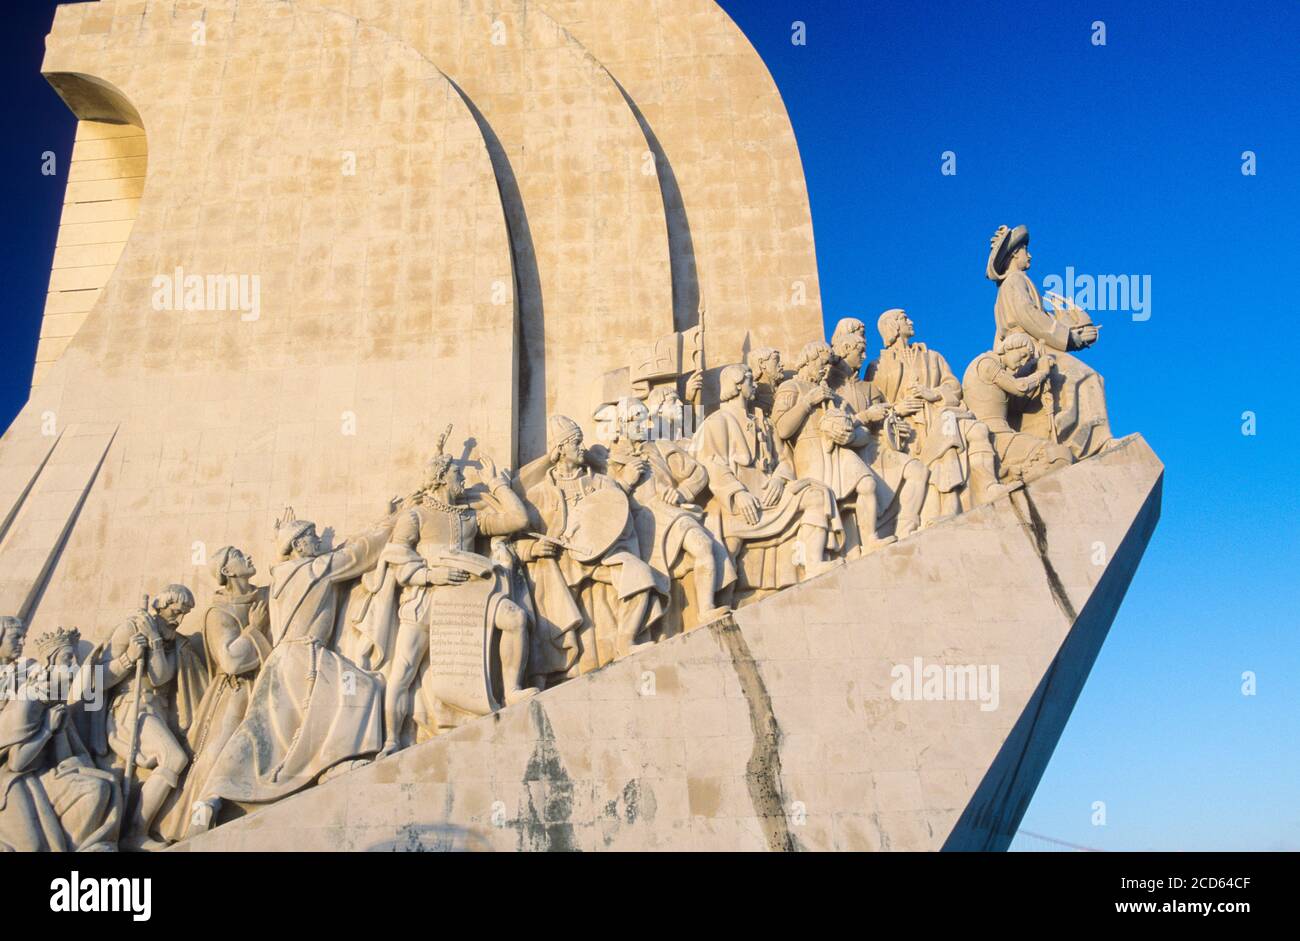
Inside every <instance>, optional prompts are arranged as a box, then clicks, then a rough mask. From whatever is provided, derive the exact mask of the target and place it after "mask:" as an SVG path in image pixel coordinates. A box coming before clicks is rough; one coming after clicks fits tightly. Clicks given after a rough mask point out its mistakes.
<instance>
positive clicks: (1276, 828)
mask: <svg viewBox="0 0 1300 941" xmlns="http://www.w3.org/2000/svg"><path fill="white" fill-rule="evenodd" d="M52 6H53V5H52V4H50V3H48V2H46V0H20V2H18V3H15V4H11V5H10V8H8V9H6V25H5V28H4V29H3V30H0V36H2V37H3V39H2V40H0V41H3V43H4V55H3V56H0V69H2V70H3V79H4V87H5V88H6V92H7V93H6V95H5V97H4V100H3V101H0V109H3V113H4V117H5V119H6V120H5V126H7V127H8V128H10V134H9V136H8V140H7V142H6V143H5V144H4V145H3V147H0V160H2V161H3V162H2V163H0V187H3V189H0V200H2V201H3V205H4V207H5V214H4V217H3V223H2V224H3V234H2V235H0V238H2V239H3V245H4V251H3V252H0V266H3V267H0V272H2V274H3V284H4V288H5V292H6V299H7V301H8V308H9V309H8V315H7V316H6V317H4V318H0V331H2V332H0V340H2V342H3V345H2V346H0V349H2V350H3V357H4V369H3V371H0V424H4V425H7V424H8V421H9V419H10V418H11V417H12V416H13V415H14V414H15V413H16V412H17V410H18V409H19V408H20V407H21V406H22V403H23V401H24V400H25V398H26V390H27V387H28V385H29V384H30V379H31V364H32V359H33V355H34V352H35V347H36V334H37V331H38V329H39V321H40V311H41V308H42V303H43V297H44V293H45V289H46V283H47V279H48V272H49V263H50V257H51V254H52V252H53V245H54V235H55V231H56V228H57V223H58V213H59V205H60V203H61V201H62V195H63V188H64V185H65V182H66V177H65V175H64V171H65V170H66V157H67V155H68V154H69V153H70V151H71V141H72V134H73V127H74V123H73V120H72V118H71V116H70V115H68V113H67V112H66V110H65V109H64V108H63V105H62V104H61V102H59V100H58V98H57V97H56V96H55V95H54V93H53V92H52V91H51V90H50V89H49V87H48V86H47V85H46V84H45V82H44V80H43V79H41V77H40V75H39V64H40V59H41V54H42V40H43V37H44V35H45V33H46V32H47V31H48V24H49V21H50V10H51V8H52ZM722 6H723V7H724V8H725V9H726V10H727V11H728V12H729V13H730V14H731V15H732V17H733V18H734V19H735V20H736V22H737V23H738V24H739V25H740V27H741V28H742V29H743V30H744V31H745V33H746V34H747V35H748V36H749V38H750V40H751V41H752V42H753V43H754V45H755V46H756V47H757V49H758V51H759V53H760V54H761V55H762V56H763V58H764V60H765V61H766V62H767V64H768V67H769V69H770V70H771V72H772V74H773V76H774V77H775V79H776V82H777V85H778V86H779V87H780V89H781V93H782V95H783V96H784V98H785V103H786V107H787V108H788V110H789V112H790V118H791V120H792V121H793V123H794V128H795V132H796V134H797V136H798V139H799V144H800V150H801V153H802V156H803V162H804V171H805V174H806V176H807V181H808V190H809V193H810V196H811V200H812V209H813V221H814V226H815V231H816V238H817V252H818V260H819V264H820V271H821V283H822V300H823V303H824V305H825V308H826V311H827V317H828V319H831V320H833V319H834V318H838V317H839V316H843V315H846V314H855V315H866V316H865V317H864V318H863V319H866V320H868V322H873V321H874V318H875V316H876V315H877V314H878V313H879V312H880V311H882V310H884V309H885V308H888V307H894V306H904V307H906V308H907V309H908V310H909V312H910V313H911V314H912V315H913V317H914V319H915V320H916V321H917V324H918V330H919V338H920V339H922V340H925V341H927V342H929V343H931V344H932V345H934V346H935V347H937V348H939V349H940V350H942V351H943V352H944V353H945V354H946V355H947V356H948V358H949V360H950V361H952V362H953V364H954V366H957V368H960V366H958V364H963V365H964V363H965V362H967V361H968V360H969V359H970V358H972V357H973V356H975V355H976V354H977V353H979V352H980V351H982V350H984V349H986V348H987V344H988V342H989V340H990V336H991V334H992V304H993V297H994V287H993V285H992V284H991V282H989V281H987V280H985V278H984V270H983V269H984V262H985V257H986V254H987V248H988V238H989V235H990V234H991V233H992V231H993V229H994V228H995V227H996V226H997V225H998V224H1000V223H1006V224H1008V225H1015V224H1017V223H1026V224H1028V225H1029V226H1030V229H1031V232H1032V233H1033V245H1032V248H1033V254H1034V269H1033V272H1032V273H1033V275H1034V276H1035V279H1036V280H1039V281H1041V279H1042V278H1043V277H1044V276H1045V275H1047V274H1050V273H1057V274H1063V273H1064V271H1065V268H1066V266H1067V265H1069V266H1073V267H1074V269H1075V270H1076V271H1078V272H1081V273H1088V274H1138V275H1150V277H1151V279H1152V298H1151V301H1152V304H1151V317H1150V319H1149V320H1147V321H1145V322H1140V323H1138V322H1133V321H1132V319H1131V318H1130V317H1129V316H1128V315H1127V314H1124V313H1115V312H1111V313H1105V314H1098V315H1097V320H1098V321H1099V322H1102V323H1104V324H1105V328H1104V330H1103V331H1102V339H1101V342H1100V343H1099V344H1098V345H1097V346H1096V347H1095V348H1094V349H1093V350H1091V351H1089V352H1088V353H1087V354H1085V356H1086V358H1087V359H1088V361H1089V362H1091V363H1092V364H1093V365H1094V366H1095V367H1096V368H1097V369H1098V370H1099V371H1100V372H1102V374H1103V375H1105V377H1106V381H1107V388H1108V392H1109V400H1110V414H1111V421H1112V425H1113V427H1114V429H1115V431H1116V432H1117V433H1120V434H1125V433H1129V432H1134V431H1140V432H1142V433H1143V434H1144V435H1145V436H1146V437H1147V440H1148V441H1149V442H1150V443H1151V445H1152V446H1153V447H1154V448H1155V450H1156V452H1157V453H1158V454H1159V455H1160V457H1161V458H1162V459H1163V460H1164V462H1165V464H1166V477H1165V491H1164V513H1163V518H1162V520H1161V522H1160V526H1159V528H1158V529H1157V531H1156V535H1155V537H1154V540H1153V541H1152V544H1151V546H1150V547H1149V548H1148V551H1147V555H1146V558H1145V560H1144V561H1143V563H1142V566H1141V568H1140V569H1139V571H1138V573H1137V577H1136V579H1135V581H1134V584H1133V586H1132V588H1131V589H1130V590H1129V594H1128V597H1127V599H1126V600H1125V602H1124V607H1123V609H1122V610H1121V612H1120V615H1119V617H1118V618H1117V619H1116V621H1115V624H1114V626H1113V628H1112V629H1111V634H1110V638H1109V639H1108V640H1107V642H1106V645H1105V647H1104V648H1103V649H1102V652H1101V656H1100V657H1099V658H1098V660H1097V664H1096V666H1095V668H1094V669H1093V673H1092V677H1091V679H1090V680H1089V682H1088V685H1087V687H1086V688H1085V690H1084V693H1083V695H1082V697H1081V698H1080V700H1079V703H1078V705H1077V707H1076V709H1075V712H1074V715H1073V717H1072V718H1071V720H1070V724H1069V726H1068V727H1067V729H1066V731H1065V735H1064V737H1063V738H1062V740H1061V743H1060V746H1059V747H1058V749H1057V752H1056V755H1055V757H1054V758H1053V760H1052V763H1051V765H1050V767H1049V768H1048V770H1047V773H1046V775H1045V776H1044V778H1043V781H1042V784H1041V786H1040V787H1039V790H1038V793H1037V796H1036V797H1035V799H1034V802H1033V803H1032V804H1031V806H1030V808H1029V810H1028V812H1027V814H1026V816H1025V819H1024V826H1025V827H1026V828H1027V829H1030V830H1034V831H1036V832H1040V833H1046V834H1050V835H1052V836H1055V837H1058V838H1061V839H1064V840H1069V841H1072V842H1076V843H1080V844H1084V845H1089V846H1096V847H1100V848H1103V849H1117V850H1118V849H1282V848H1287V849H1300V745H1298V744H1297V739H1298V738H1300V735H1298V734H1297V732H1298V729H1300V644H1298V643H1297V630H1296V628H1297V620H1298V619H1297V616H1296V613H1295V604H1294V600H1293V598H1292V596H1291V595H1292V592H1291V591H1290V590H1289V588H1288V586H1293V585H1294V583H1295V581H1296V578H1295V572H1296V570H1297V568H1298V567H1300V565H1298V563H1300V553H1298V552H1297V540H1296V536H1295V526H1296V523H1297V518H1298V516H1300V514H1297V498H1296V486H1295V483H1294V482H1293V481H1292V480H1291V477H1290V473H1291V471H1292V470H1293V468H1294V466H1295V464H1296V463H1297V460H1298V459H1300V445H1298V444H1297V435H1296V433H1295V431H1294V430H1293V427H1292V425H1293V424H1294V419H1293V418H1292V412H1293V407H1292V406H1289V405H1287V404H1286V402H1285V401H1283V400H1284V399H1285V395H1284V394H1283V393H1285V392H1286V390H1287V389H1289V388H1290V387H1291V383H1292V382H1294V381H1295V379H1296V377H1297V374H1298V370H1297V354H1296V351H1295V350H1296V346H1295V341H1294V339H1293V338H1292V337H1291V336H1290V334H1289V326H1290V324H1291V323H1292V322H1293V321H1292V317H1293V316H1294V311H1295V309H1296V307H1297V296H1300V291H1297V289H1296V286H1294V285H1292V284H1291V283H1290V278H1291V277H1294V276H1295V273H1296V271H1297V268H1298V267H1300V220H1298V218H1297V217H1298V216H1300V175H1298V172H1297V171H1300V113H1298V112H1300V4H1296V3H1294V2H1282V0H1275V2H1257V3H1234V4H1231V5H1227V4H1209V3H1204V4H1201V3H1192V2H1180V3H1134V2H1124V3H1115V2H1101V0H1094V2H1089V3H1086V4H1082V3H1077V2H1073V0H1055V2H1019V3H1002V2H983V3H970V2H956V0H953V2H930V3H923V4H922V3H914V2H908V3H904V2H901V0H898V2H895V3H891V4H876V3H867V2H859V0H722ZM1094 20H1102V21H1104V22H1105V24H1106V34H1107V35H1106V39H1107V44H1106V46H1104V47H1096V46H1093V45H1092V44H1091V42H1090V37H1091V35H1092V28H1091V24H1092V22H1093V21H1094ZM795 21H801V22H803V23H804V24H805V27H806V37H807V45H805V46H795V45H793V44H792V43H791V36H792V24H793V23H794V22H795ZM45 150H54V151H55V152H56V153H58V154H59V155H60V157H61V158H62V161H61V165H60V174H59V176H58V177H55V178H47V177H43V176H41V175H40V172H39V167H40V162H41V153H42V152H43V151H45ZM949 150H950V151H954V152H955V153H956V155H957V174H956V176H943V175H941V173H940V161H941V156H940V155H941V154H942V153H943V152H944V151H949ZM1245 150H1252V151H1254V152H1255V153H1256V154H1257V161H1258V173H1257V175H1256V176H1253V177H1248V176H1243V175H1242V173H1241V163H1242V161H1241V154H1242V152H1243V151H1245ZM669 156H670V157H671V154H670V155H669ZM1246 410H1250V411H1253V412H1255V413H1256V414H1257V416H1258V433H1257V434H1256V435H1255V436H1253V437H1246V436H1243V435H1242V434H1241V414H1242V412H1243V411H1246ZM1246 670H1253V671H1255V673H1256V674H1257V676H1258V684H1259V687H1258V695H1256V696H1254V697H1243V696H1242V695H1241V692H1240V687H1241V674H1242V672H1243V671H1246ZM1094 801H1104V802H1105V804H1106V811H1107V825H1106V826H1104V827H1094V826H1092V824H1091V816H1092V805H1093V802H1094Z"/></svg>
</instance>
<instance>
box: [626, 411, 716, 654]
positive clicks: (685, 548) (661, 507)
mask: <svg viewBox="0 0 1300 941" xmlns="http://www.w3.org/2000/svg"><path fill="white" fill-rule="evenodd" d="M609 410H610V411H612V416H611V417H612V419H613V434H614V440H613V443H612V445H611V446H610V450H609V473H610V476H612V477H613V478H614V479H615V480H618V481H620V482H624V483H623V486H624V487H625V489H627V491H628V496H629V497H630V498H631V501H632V513H633V518H634V519H635V524H636V529H637V534H638V537H639V540H640V543H641V551H642V555H643V557H644V558H646V560H647V561H648V562H649V563H650V567H651V568H653V569H654V570H655V571H656V572H657V573H658V574H659V575H660V576H662V577H663V578H664V579H665V580H670V579H672V578H673V577H674V576H686V575H690V576H691V581H692V585H693V587H694V589H695V598H694V605H692V606H691V609H692V610H691V612H690V613H691V621H692V622H693V623H692V625H691V626H695V625H696V624H702V623H706V622H708V621H711V620H715V619H716V618H718V617H721V616H722V615H723V614H725V613H726V612H727V610H728V605H727V604H726V603H725V600H723V599H722V598H721V596H722V595H723V594H725V593H726V592H727V590H728V589H729V588H730V587H731V585H732V584H733V583H734V582H735V580H736V572H735V568H734V567H733V565H732V563H731V558H730V556H728V555H727V550H726V549H725V548H724V547H723V546H722V544H721V543H720V542H719V541H718V540H717V539H716V538H714V536H713V534H712V533H710V532H709V530H708V529H706V528H705V527H704V524H703V523H702V520H703V518H704V512H703V510H702V509H701V508H700V507H699V506H697V505H696V501H697V500H698V499H699V497H700V495H701V494H702V493H703V492H704V491H705V490H707V489H708V485H709V475H708V474H707V473H705V471H704V468H703V467H701V466H700V464H699V462H698V461H696V460H695V458H693V457H692V456H691V455H690V454H689V453H688V452H687V451H686V449H685V448H682V447H680V446H678V445H677V444H676V443H675V442H673V441H667V440H654V441H647V440H646V438H647V432H648V431H649V429H650V424H651V419H650V412H649V410H648V409H647V408H646V406H645V405H644V404H643V403H642V402H641V400H640V399H635V398H631V397H626V398H622V399H620V400H619V401H618V402H616V403H614V405H612V406H610V407H609ZM626 481H635V483H632V484H630V485H629V484H627V483H626ZM669 613H670V615H676V617H673V618H671V619H670V618H665V621H669V620H672V621H674V622H675V621H677V620H678V619H679V618H680V617H681V614H682V612H681V611H671V610H670V612H669ZM677 626H678V625H677V624H676V623H674V624H672V625H665V629H666V630H667V631H668V633H677V632H678V631H677V630H676V628H677Z"/></svg>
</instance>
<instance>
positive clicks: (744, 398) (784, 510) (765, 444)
mask: <svg viewBox="0 0 1300 941" xmlns="http://www.w3.org/2000/svg"><path fill="white" fill-rule="evenodd" d="M756 391H757V390H756V388H755V385H754V376H753V374H752V373H751V372H750V370H749V367H748V366H742V365H739V364H735V365H731V366H725V367H723V369H722V372H721V375H720V377H719V398H720V399H721V402H722V404H721V405H720V407H719V408H718V410H717V411H716V412H714V413H713V414H712V415H710V416H709V417H708V418H706V419H705V420H704V422H703V424H701V425H700V430H699V432H698V433H697V434H696V437H695V456H696V458H697V459H698V460H699V462H700V464H701V465H702V466H703V467H704V470H705V471H706V472H707V473H708V475H709V488H710V489H711V490H712V491H713V502H712V503H711V504H710V507H709V528H710V529H711V530H713V532H714V534H715V535H717V537H718V538H719V539H720V540H721V541H722V543H723V545H725V546H726V547H727V551H728V552H729V553H730V554H731V557H732V558H733V559H734V560H735V561H736V565H737V574H738V576H739V582H738V585H739V588H741V589H746V590H755V591H758V590H761V591H771V590H775V589H778V588H784V587H786V586H787V585H791V584H794V583H795V582H797V581H800V580H802V579H803V578H809V577H811V576H813V575H817V574H819V573H820V572H822V571H825V570H826V569H827V568H829V567H830V566H831V565H833V564H834V562H835V561H836V560H834V559H828V558H827V553H828V552H834V551H835V550H837V549H838V548H839V546H840V544H841V539H842V535H843V526H842V525H841V522H840V516H839V512H838V510H837V508H836V503H835V495H834V494H833V493H832V492H831V490H830V488H829V487H827V486H826V485H825V484H823V483H821V482H820V481H816V480H810V479H808V478H806V477H804V478H800V477H797V476H796V474H795V472H794V467H793V465H792V464H791V463H790V461H788V460H783V459H782V458H781V457H780V455H779V453H778V451H777V440H776V435H775V433H774V432H773V430H772V423H771V422H770V421H768V419H767V417H766V416H765V415H763V413H762V412H761V411H758V410H757V409H755V408H754V396H755V393H756ZM801 573H802V574H801Z"/></svg>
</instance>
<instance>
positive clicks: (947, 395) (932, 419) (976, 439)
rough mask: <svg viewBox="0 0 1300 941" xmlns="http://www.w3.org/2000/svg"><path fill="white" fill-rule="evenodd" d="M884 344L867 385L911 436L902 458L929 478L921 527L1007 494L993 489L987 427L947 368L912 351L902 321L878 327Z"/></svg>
mask: <svg viewBox="0 0 1300 941" xmlns="http://www.w3.org/2000/svg"><path fill="white" fill-rule="evenodd" d="M876 325H877V328H878V329H879V331H880V339H881V342H882V343H883V344H884V346H883V348H882V349H881V352H880V358H879V359H877V360H876V361H875V362H873V363H871V365H870V366H868V367H867V379H868V381H870V382H871V383H872V384H873V385H874V386H875V388H877V389H878V390H880V393H881V395H883V396H884V398H885V401H886V402H888V403H889V404H890V405H892V406H893V408H894V412H895V413H896V414H898V415H901V416H903V417H904V418H906V419H907V421H908V424H909V425H910V426H911V428H912V430H913V432H914V434H913V436H912V438H911V439H910V440H909V441H908V453H909V454H912V455H913V456H915V457H916V458H917V459H919V460H920V461H921V463H922V464H924V465H925V466H926V468H927V469H928V470H929V471H930V482H929V491H928V493H927V495H926V499H925V504H924V506H923V508H922V511H921V519H922V521H923V522H929V521H930V520H933V519H936V518H938V517H941V516H951V515H953V514H954V513H960V512H961V511H962V510H967V509H970V508H971V507H972V506H976V505H978V504H980V503H987V502H988V501H989V500H992V499H994V498H996V497H998V496H1001V495H1002V494H1003V493H1005V492H1006V491H1007V490H1008V489H1009V488H1008V486H1007V485H1005V484H999V483H998V482H997V479H998V478H997V468H996V466H995V462H994V454H993V442H992V440H991V439H990V437H989V430H988V427H987V426H986V425H985V424H984V423H983V422H981V421H979V420H978V419H976V417H975V413H974V412H972V411H971V410H970V409H968V408H967V407H966V405H965V403H964V402H963V401H962V396H961V383H960V382H959V381H958V380H957V377H956V376H955V375H953V372H952V370H951V369H950V368H949V366H948V361H947V360H946V359H944V358H943V356H942V355H941V354H939V353H938V352H936V351H935V350H932V349H930V348H928V347H927V346H926V345H925V344H924V343H914V342H913V341H912V337H913V336H914V335H915V327H914V325H913V323H912V319H911V318H910V317H908V316H907V313H906V312H905V311H903V310H900V309H894V310H887V311H885V312H884V313H883V314H881V315H880V319H879V320H878V321H877V324H876Z"/></svg>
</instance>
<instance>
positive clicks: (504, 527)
mask: <svg viewBox="0 0 1300 941" xmlns="http://www.w3.org/2000/svg"><path fill="white" fill-rule="evenodd" d="M527 525H528V512H527V510H526V509H525V508H524V506H523V503H522V501H520V500H519V497H518V496H517V495H516V494H515V493H514V491H512V490H511V489H510V488H509V487H505V486H502V487H498V488H496V489H495V490H494V491H493V492H492V494H491V495H490V496H489V497H487V498H485V499H483V500H480V501H478V502H476V503H473V504H471V505H466V506H463V507H457V509H456V510H455V511H454V512H448V511H447V510H444V509H442V508H440V507H436V506H430V505H428V504H424V503H421V504H417V505H416V506H412V507H408V508H406V509H404V510H401V511H399V512H398V513H397V514H396V516H395V517H394V525H393V534H392V537H391V538H390V540H389V542H388V544H387V545H386V546H385V547H384V549H383V551H382V552H381V553H380V556H379V562H378V564H377V565H376V566H375V568H374V569H373V570H372V571H370V572H367V573H366V575H365V576H364V577H363V578H362V579H361V584H360V586H359V587H358V589H357V590H356V591H355V592H354V598H353V601H352V603H351V604H350V606H349V616H348V618H347V623H346V625H345V627H344V631H345V634H344V638H343V639H342V640H341V641H340V650H341V652H342V653H343V654H344V655H345V656H347V657H348V658H349V659H352V660H354V661H355V662H356V663H358V664H361V665H362V666H363V667H365V668H366V669H368V670H372V671H373V670H378V671H379V672H381V673H382V674H383V675H384V676H385V678H386V677H387V676H388V672H389V669H390V668H391V667H392V659H393V645H394V643H395V641H396V637H397V627H398V624H399V623H400V622H401V621H404V620H405V621H412V622H416V623H420V624H424V625H425V626H426V627H427V626H428V611H429V601H430V599H431V597H432V592H433V591H435V590H436V588H435V587H434V586H427V585H422V584H420V585H417V584H413V580H416V573H418V572H420V571H421V570H422V569H424V568H425V567H426V566H430V565H445V566H450V567H455V561H454V559H446V558H444V556H445V555H446V554H447V550H450V551H451V552H452V553H456V552H462V551H463V552H478V551H479V549H481V548H482V546H481V545H480V539H479V537H480V536H486V537H493V536H506V535H510V534H512V533H516V532H519V531H520V530H521V529H523V528H524V527H526V526H527ZM442 587H447V586H442Z"/></svg>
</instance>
